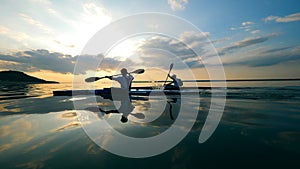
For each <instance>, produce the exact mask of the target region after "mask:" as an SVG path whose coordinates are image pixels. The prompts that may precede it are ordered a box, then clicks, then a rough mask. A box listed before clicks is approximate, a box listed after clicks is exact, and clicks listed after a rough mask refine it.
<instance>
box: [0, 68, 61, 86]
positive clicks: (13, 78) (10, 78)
mask: <svg viewBox="0 0 300 169" xmlns="http://www.w3.org/2000/svg"><path fill="white" fill-rule="evenodd" d="M0 81H1V82H3V81H4V82H20V83H22V82H24V83H58V82H55V81H47V80H43V79H39V78H36V77H33V76H29V75H27V74H25V73H23V72H18V71H12V70H9V71H2V72H0Z"/></svg>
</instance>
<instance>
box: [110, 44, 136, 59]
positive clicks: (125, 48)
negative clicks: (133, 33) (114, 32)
mask: <svg viewBox="0 0 300 169" xmlns="http://www.w3.org/2000/svg"><path fill="white" fill-rule="evenodd" d="M137 48H138V44H137V43H136V42H135V41H134V40H130V39H127V40H124V41H121V42H119V43H117V44H116V45H114V46H113V47H112V48H111V49H110V50H109V52H108V53H107V57H112V58H118V59H119V60H121V61H124V60H126V59H127V58H128V57H130V56H131V55H133V54H134V53H135V51H136V49H137Z"/></svg>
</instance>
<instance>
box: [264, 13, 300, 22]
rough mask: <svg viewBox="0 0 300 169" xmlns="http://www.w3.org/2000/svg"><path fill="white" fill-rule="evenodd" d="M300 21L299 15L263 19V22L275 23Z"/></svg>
mask: <svg viewBox="0 0 300 169" xmlns="http://www.w3.org/2000/svg"><path fill="white" fill-rule="evenodd" d="M299 20H300V13H294V14H290V15H287V16H284V17H279V16H272V15H271V16H268V17H266V18H265V19H264V21H265V22H269V21H275V22H295V21H299Z"/></svg>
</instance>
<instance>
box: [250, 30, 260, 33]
mask: <svg viewBox="0 0 300 169" xmlns="http://www.w3.org/2000/svg"><path fill="white" fill-rule="evenodd" d="M259 32H260V30H254V31H251V33H252V34H257V33H259Z"/></svg>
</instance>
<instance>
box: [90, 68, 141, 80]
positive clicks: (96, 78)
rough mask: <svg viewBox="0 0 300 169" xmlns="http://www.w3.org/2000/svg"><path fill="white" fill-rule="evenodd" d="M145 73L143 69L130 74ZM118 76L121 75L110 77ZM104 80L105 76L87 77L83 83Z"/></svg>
mask: <svg viewBox="0 0 300 169" xmlns="http://www.w3.org/2000/svg"><path fill="white" fill-rule="evenodd" d="M144 72H145V70H144V69H137V70H135V71H132V72H130V73H136V74H142V73H144ZM119 75H121V74H116V75H112V76H119ZM104 78H106V76H104V77H89V78H86V79H85V82H88V83H89V82H95V81H97V80H100V79H104Z"/></svg>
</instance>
